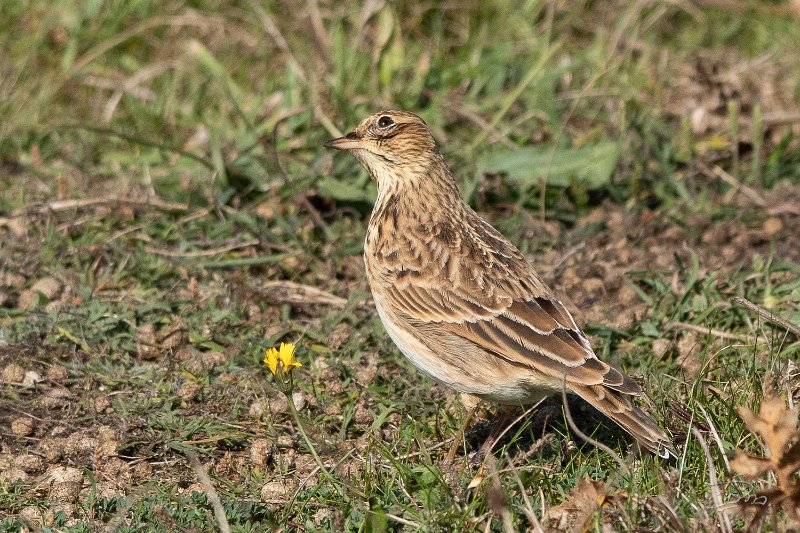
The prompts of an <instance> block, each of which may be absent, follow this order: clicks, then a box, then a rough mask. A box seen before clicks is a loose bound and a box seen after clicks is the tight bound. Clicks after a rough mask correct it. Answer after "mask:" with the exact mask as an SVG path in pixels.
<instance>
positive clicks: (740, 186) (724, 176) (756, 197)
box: [700, 162, 767, 207]
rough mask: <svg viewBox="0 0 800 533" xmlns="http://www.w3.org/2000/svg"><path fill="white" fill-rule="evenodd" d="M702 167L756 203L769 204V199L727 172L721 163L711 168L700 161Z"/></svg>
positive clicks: (707, 172)
mask: <svg viewBox="0 0 800 533" xmlns="http://www.w3.org/2000/svg"><path fill="white" fill-rule="evenodd" d="M700 168H701V170H702V171H703V172H705V173H706V174H709V175H714V176H717V177H718V178H719V179H721V180H722V181H724V182H725V183H727V184H728V185H730V186H731V187H733V188H734V190H736V191H737V192H738V191H741V192H742V194H744V195H745V196H746V197H747V198H748V199H750V201H752V202H753V203H754V204H756V205H757V206H759V207H764V206H766V205H767V201H766V200H765V199H764V197H763V196H761V195H760V194H758V192H757V191H756V190H755V189H753V188H752V187H748V186H747V185H745V184H744V183H742V182H740V181H739V180H737V179H736V178H734V177H733V176H731V175H730V174H728V173H727V172H725V171H724V170H723V169H722V167H720V166H719V165H714V166H713V167H711V168H709V167H708V165H706V164H705V163H702V162H701V163H700Z"/></svg>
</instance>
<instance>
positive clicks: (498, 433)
mask: <svg viewBox="0 0 800 533" xmlns="http://www.w3.org/2000/svg"><path fill="white" fill-rule="evenodd" d="M500 409H501V410H502V413H501V414H500V418H499V419H498V420H497V421H496V422H495V424H494V426H493V427H492V431H491V432H490V433H489V436H488V437H486V440H485V441H483V444H481V448H480V450H478V453H477V454H476V457H474V458H473V461H474V462H475V463H477V464H478V465H479V464H480V463H482V462H483V458H484V457H486V456H488V455H489V454H491V453H492V448H494V445H495V444H496V443H497V441H498V440H499V439H500V438H501V437H502V436H503V433H505V431H506V429H508V426H509V425H510V424H511V423H513V421H514V415H515V414H516V413H517V409H516V408H515V407H513V406H502V407H500Z"/></svg>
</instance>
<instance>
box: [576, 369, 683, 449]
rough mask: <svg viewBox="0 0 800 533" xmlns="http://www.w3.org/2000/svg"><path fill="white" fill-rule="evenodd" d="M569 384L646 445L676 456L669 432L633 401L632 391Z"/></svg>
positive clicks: (648, 447) (640, 442)
mask: <svg viewBox="0 0 800 533" xmlns="http://www.w3.org/2000/svg"><path fill="white" fill-rule="evenodd" d="M569 385H570V386H569V388H570V389H571V390H572V392H574V393H575V394H577V395H578V396H580V397H581V398H583V399H584V400H586V402H588V403H589V404H590V405H592V406H593V407H594V408H595V409H597V410H598V411H600V412H601V413H603V414H604V415H606V416H607V417H608V418H610V419H611V420H613V421H614V422H616V423H617V425H619V426H620V427H621V428H622V429H624V430H625V431H627V432H628V433H630V434H631V435H632V436H633V437H634V438H635V439H636V440H637V441H638V442H639V444H641V445H642V446H643V447H644V448H646V449H648V450H650V451H651V452H653V453H654V454H656V455H658V456H659V457H663V458H665V459H668V458H670V457H674V458H677V454H676V453H675V449H674V447H673V445H672V441H671V439H670V437H669V435H667V433H666V431H664V430H663V429H661V427H659V425H658V424H656V423H655V422H654V421H653V419H652V418H650V417H649V416H647V415H646V414H645V413H644V412H643V411H642V410H641V409H639V408H638V407H636V406H635V405H634V404H633V399H632V397H631V396H630V395H627V394H623V393H621V392H619V391H616V390H614V389H611V388H609V387H606V386H605V385H577V384H569Z"/></svg>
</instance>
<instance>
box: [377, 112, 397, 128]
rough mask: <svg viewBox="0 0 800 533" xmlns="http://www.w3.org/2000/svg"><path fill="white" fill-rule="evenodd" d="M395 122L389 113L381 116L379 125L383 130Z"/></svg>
mask: <svg viewBox="0 0 800 533" xmlns="http://www.w3.org/2000/svg"><path fill="white" fill-rule="evenodd" d="M393 124H394V120H392V117H390V116H388V115H383V116H382V117H381V118H379V119H378V127H379V128H381V129H382V130H385V129H386V128H388V127H389V126H392V125H393Z"/></svg>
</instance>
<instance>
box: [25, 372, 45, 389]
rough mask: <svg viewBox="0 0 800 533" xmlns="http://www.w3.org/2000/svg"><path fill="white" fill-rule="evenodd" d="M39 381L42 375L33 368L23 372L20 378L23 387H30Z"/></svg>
mask: <svg viewBox="0 0 800 533" xmlns="http://www.w3.org/2000/svg"><path fill="white" fill-rule="evenodd" d="M40 381H43V379H42V375H41V374H39V373H38V372H36V371H35V370H28V371H27V372H25V377H23V378H22V385H24V386H25V387H31V386H33V385H36V384H37V383H39V382H40Z"/></svg>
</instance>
